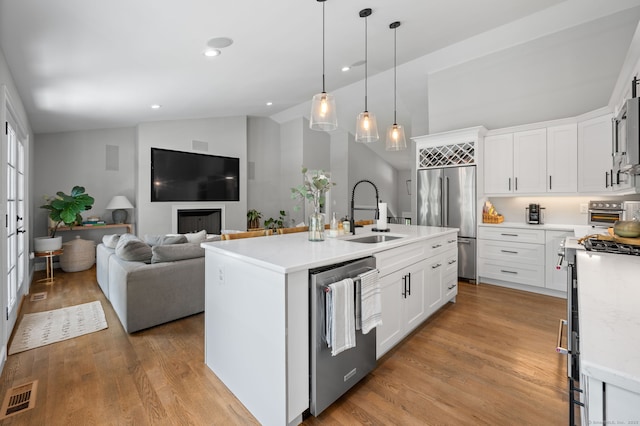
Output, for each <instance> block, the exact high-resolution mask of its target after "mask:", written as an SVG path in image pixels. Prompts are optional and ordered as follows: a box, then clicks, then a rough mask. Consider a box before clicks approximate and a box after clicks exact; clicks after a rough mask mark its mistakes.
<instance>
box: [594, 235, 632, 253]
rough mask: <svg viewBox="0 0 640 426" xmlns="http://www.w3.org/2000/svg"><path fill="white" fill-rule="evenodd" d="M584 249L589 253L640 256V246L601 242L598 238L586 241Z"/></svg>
mask: <svg viewBox="0 0 640 426" xmlns="http://www.w3.org/2000/svg"><path fill="white" fill-rule="evenodd" d="M584 247H585V248H586V249H587V250H589V251H598V252H602V253H613V254H630V255H633V256H640V245H633V244H623V243H618V242H615V241H607V240H599V239H597V238H589V239H587V240H585V242H584Z"/></svg>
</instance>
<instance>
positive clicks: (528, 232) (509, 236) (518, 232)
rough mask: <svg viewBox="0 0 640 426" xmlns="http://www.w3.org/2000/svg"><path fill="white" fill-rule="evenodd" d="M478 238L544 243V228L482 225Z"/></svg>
mask: <svg viewBox="0 0 640 426" xmlns="http://www.w3.org/2000/svg"><path fill="white" fill-rule="evenodd" d="M478 238H482V239H485V240H498V241H514V242H519V243H534V244H544V229H527V228H503V227H496V228H490V227H487V226H481V227H480V228H479V230H478Z"/></svg>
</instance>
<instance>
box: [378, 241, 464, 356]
mask: <svg viewBox="0 0 640 426" xmlns="http://www.w3.org/2000/svg"><path fill="white" fill-rule="evenodd" d="M451 236H455V234H451V235H448V237H449V238H441V239H438V240H435V239H434V240H427V241H426V242H425V243H424V245H423V246H424V247H423V248H424V252H422V253H423V255H422V259H421V260H419V261H415V258H408V257H406V256H405V257H404V258H405V259H410V260H408V261H406V262H402V261H399V259H400V258H401V256H400V255H402V254H403V253H402V251H403V250H405V249H404V248H402V247H401V248H398V249H392V250H387V251H384V252H380V253H376V254H375V257H376V266H377V268H378V270H379V271H380V278H379V282H380V291H381V300H382V325H380V326H378V327H377V331H376V339H377V357H378V358H380V357H381V356H382V355H384V354H385V353H386V352H387V351H389V349H391V348H393V347H394V346H395V345H396V344H398V343H399V342H400V341H401V340H402V339H403V338H404V337H406V336H407V335H408V334H409V333H410V332H411V331H412V330H413V329H415V328H416V327H417V326H418V325H420V324H421V323H422V322H423V321H424V320H425V319H427V318H428V317H429V315H431V314H432V313H434V312H435V311H437V310H438V309H439V308H440V307H441V306H443V305H444V304H445V303H446V302H447V301H449V300H451V299H452V298H454V297H455V295H456V294H457V290H458V287H457V284H458V283H457V279H458V265H457V261H458V250H457V244H456V241H457V240H456V239H455V238H450V237H451ZM412 252H413V253H415V250H413V251H412ZM405 254H406V253H405ZM452 272H453V273H452ZM454 278H455V286H454V283H453V281H454ZM445 280H448V282H447V283H446V284H445Z"/></svg>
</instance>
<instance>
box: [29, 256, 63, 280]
mask: <svg viewBox="0 0 640 426" xmlns="http://www.w3.org/2000/svg"><path fill="white" fill-rule="evenodd" d="M63 252H64V249H58V250H51V251H37V252H35V253H34V256H35V257H44V258H45V263H46V269H47V277H46V278H42V279H40V280H38V281H37V282H44V283H46V284H53V281H54V278H53V258H54V256H60V255H61V254H62V253H63Z"/></svg>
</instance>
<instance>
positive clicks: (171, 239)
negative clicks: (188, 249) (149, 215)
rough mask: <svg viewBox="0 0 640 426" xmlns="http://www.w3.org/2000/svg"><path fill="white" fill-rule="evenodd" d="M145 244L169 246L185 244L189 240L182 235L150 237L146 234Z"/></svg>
mask: <svg viewBox="0 0 640 426" xmlns="http://www.w3.org/2000/svg"><path fill="white" fill-rule="evenodd" d="M144 242H145V243H147V244H149V245H150V246H152V247H153V246H163V245H167V244H184V243H186V242H188V241H187V238H186V237H185V236H184V235H180V234H167V235H148V234H145V236H144Z"/></svg>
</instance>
